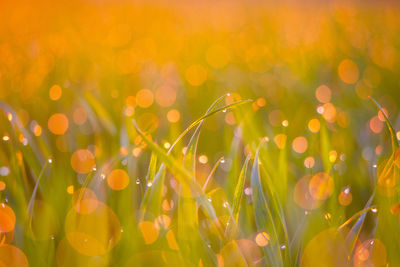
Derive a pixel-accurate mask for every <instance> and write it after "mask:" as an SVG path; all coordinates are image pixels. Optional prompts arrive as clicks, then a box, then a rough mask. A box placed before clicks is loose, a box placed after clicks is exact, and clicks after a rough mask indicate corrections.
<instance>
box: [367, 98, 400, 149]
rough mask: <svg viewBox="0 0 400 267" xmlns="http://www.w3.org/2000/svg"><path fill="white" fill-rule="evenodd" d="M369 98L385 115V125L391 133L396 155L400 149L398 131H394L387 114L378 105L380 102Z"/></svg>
mask: <svg viewBox="0 0 400 267" xmlns="http://www.w3.org/2000/svg"><path fill="white" fill-rule="evenodd" d="M368 98H369V99H370V100H371V101H372V102H373V103H374V104H375V105H376V107H377V108H378V109H379V110H380V111H381V113H382V114H383V117H384V118H385V123H386V126H387V128H388V130H389V132H390V137H391V139H392V149H393V153H395V152H396V150H397V149H398V148H399V141H398V140H397V137H396V131H395V130H394V128H393V125H392V123H391V122H390V120H389V118H388V117H387V115H386V113H385V112H384V111H383V108H382V107H381V105H380V104H379V103H378V101H376V100H375V99H374V98H372V97H371V96H369V97H368Z"/></svg>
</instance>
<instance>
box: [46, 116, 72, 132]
mask: <svg viewBox="0 0 400 267" xmlns="http://www.w3.org/2000/svg"><path fill="white" fill-rule="evenodd" d="M68 125H69V123H68V118H67V116H65V114H63V113H56V114H53V115H52V116H51V117H50V118H49V120H48V122H47V126H48V128H49V130H50V132H52V133H53V134H56V135H63V134H65V132H66V131H67V130H68Z"/></svg>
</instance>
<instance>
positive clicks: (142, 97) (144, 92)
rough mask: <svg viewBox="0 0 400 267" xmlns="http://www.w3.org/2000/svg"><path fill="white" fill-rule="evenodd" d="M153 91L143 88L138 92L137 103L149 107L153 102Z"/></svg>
mask: <svg viewBox="0 0 400 267" xmlns="http://www.w3.org/2000/svg"><path fill="white" fill-rule="evenodd" d="M153 99H154V96H153V92H152V91H150V90H149V89H141V90H139V91H138V92H137V93H136V103H137V105H138V106H139V107H141V108H148V107H150V106H151V105H152V104H153Z"/></svg>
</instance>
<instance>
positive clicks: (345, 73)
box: [338, 59, 359, 84]
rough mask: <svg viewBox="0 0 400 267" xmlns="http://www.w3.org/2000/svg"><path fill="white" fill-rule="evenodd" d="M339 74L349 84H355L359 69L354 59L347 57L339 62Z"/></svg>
mask: <svg viewBox="0 0 400 267" xmlns="http://www.w3.org/2000/svg"><path fill="white" fill-rule="evenodd" d="M338 74H339V77H340V79H342V81H343V82H345V83H348V84H354V83H356V82H357V80H358V76H359V71H358V67H357V65H356V63H354V61H352V60H350V59H345V60H343V61H342V62H340V64H339V67H338Z"/></svg>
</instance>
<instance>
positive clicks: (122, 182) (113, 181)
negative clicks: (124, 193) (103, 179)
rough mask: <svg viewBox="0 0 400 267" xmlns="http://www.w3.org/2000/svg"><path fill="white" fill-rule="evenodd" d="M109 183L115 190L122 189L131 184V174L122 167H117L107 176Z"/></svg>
mask: <svg viewBox="0 0 400 267" xmlns="http://www.w3.org/2000/svg"><path fill="white" fill-rule="evenodd" d="M107 184H108V186H109V187H111V188H112V189H114V190H122V189H124V188H126V187H127V186H128V184H129V176H128V174H127V173H126V171H124V170H122V169H115V170H112V171H111V172H110V174H109V175H108V176H107Z"/></svg>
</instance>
